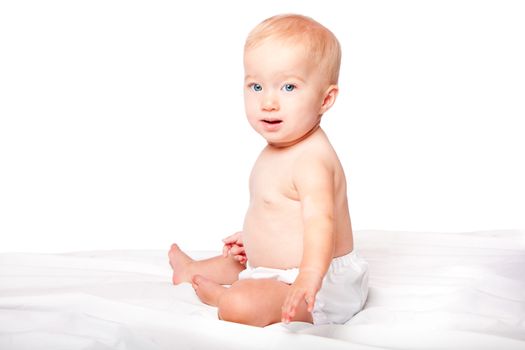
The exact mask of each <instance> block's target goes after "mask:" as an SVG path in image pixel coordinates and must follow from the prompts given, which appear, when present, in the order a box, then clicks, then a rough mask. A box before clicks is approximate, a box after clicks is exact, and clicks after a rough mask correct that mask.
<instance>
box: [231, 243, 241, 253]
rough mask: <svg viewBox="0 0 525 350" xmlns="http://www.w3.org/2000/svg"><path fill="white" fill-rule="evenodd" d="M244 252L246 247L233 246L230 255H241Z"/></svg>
mask: <svg viewBox="0 0 525 350" xmlns="http://www.w3.org/2000/svg"><path fill="white" fill-rule="evenodd" d="M243 252H244V247H239V246H238V245H233V246H232V247H231V248H230V254H231V255H239V254H241V253H243Z"/></svg>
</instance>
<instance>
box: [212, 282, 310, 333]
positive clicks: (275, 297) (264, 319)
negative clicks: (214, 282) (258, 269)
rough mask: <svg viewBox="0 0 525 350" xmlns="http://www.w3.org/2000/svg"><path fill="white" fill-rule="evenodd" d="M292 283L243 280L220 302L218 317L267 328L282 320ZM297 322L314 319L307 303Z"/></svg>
mask: <svg viewBox="0 0 525 350" xmlns="http://www.w3.org/2000/svg"><path fill="white" fill-rule="evenodd" d="M289 289H290V285H288V284H286V283H283V282H280V281H277V280H274V279H244V280H240V281H237V282H235V283H233V284H232V286H231V287H230V288H229V289H228V291H227V292H225V293H224V294H223V296H222V297H221V299H220V301H219V316H220V317H221V319H223V320H226V321H232V322H238V323H245V324H250V325H254V326H260V327H264V326H267V325H270V324H273V323H277V322H280V321H281V315H282V311H281V307H282V305H283V303H284V300H285V298H286V295H287V293H288V291H289ZM293 320H294V321H304V322H310V323H311V322H312V315H311V314H310V313H309V312H308V311H307V310H306V303H305V305H304V306H300V307H299V308H298V310H297V313H296V316H295V317H294V319H293Z"/></svg>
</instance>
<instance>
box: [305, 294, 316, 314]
mask: <svg viewBox="0 0 525 350" xmlns="http://www.w3.org/2000/svg"><path fill="white" fill-rule="evenodd" d="M304 301H305V302H306V304H307V305H308V307H307V308H306V309H307V310H308V312H312V311H313V310H314V304H315V294H311V293H307V294H306V295H305V297H304Z"/></svg>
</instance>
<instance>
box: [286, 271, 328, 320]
mask: <svg viewBox="0 0 525 350" xmlns="http://www.w3.org/2000/svg"><path fill="white" fill-rule="evenodd" d="M321 281H322V278H319V277H318V276H317V275H315V274H309V273H299V276H297V279H296V280H295V282H294V283H293V284H292V285H291V286H290V291H289V292H288V295H287V296H286V299H285V300H284V303H283V306H282V309H281V310H282V314H281V321H282V322H284V323H289V322H290V321H291V320H292V318H293V317H294V316H295V313H296V310H297V307H298V306H299V305H300V303H304V302H306V304H307V305H308V306H307V311H308V312H312V311H313V309H314V303H315V296H316V295H317V292H318V291H319V289H320V288H321Z"/></svg>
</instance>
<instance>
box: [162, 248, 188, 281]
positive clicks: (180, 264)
mask: <svg viewBox="0 0 525 350" xmlns="http://www.w3.org/2000/svg"><path fill="white" fill-rule="evenodd" d="M168 257H169V259H170V265H171V268H172V269H173V277H172V282H173V284H179V283H182V282H190V277H189V273H188V269H189V266H190V264H191V263H192V262H193V259H192V258H190V257H189V256H188V255H186V254H185V253H184V252H183V251H182V250H180V248H179V246H178V245H176V244H172V245H171V249H170V251H169V253H168Z"/></svg>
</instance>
